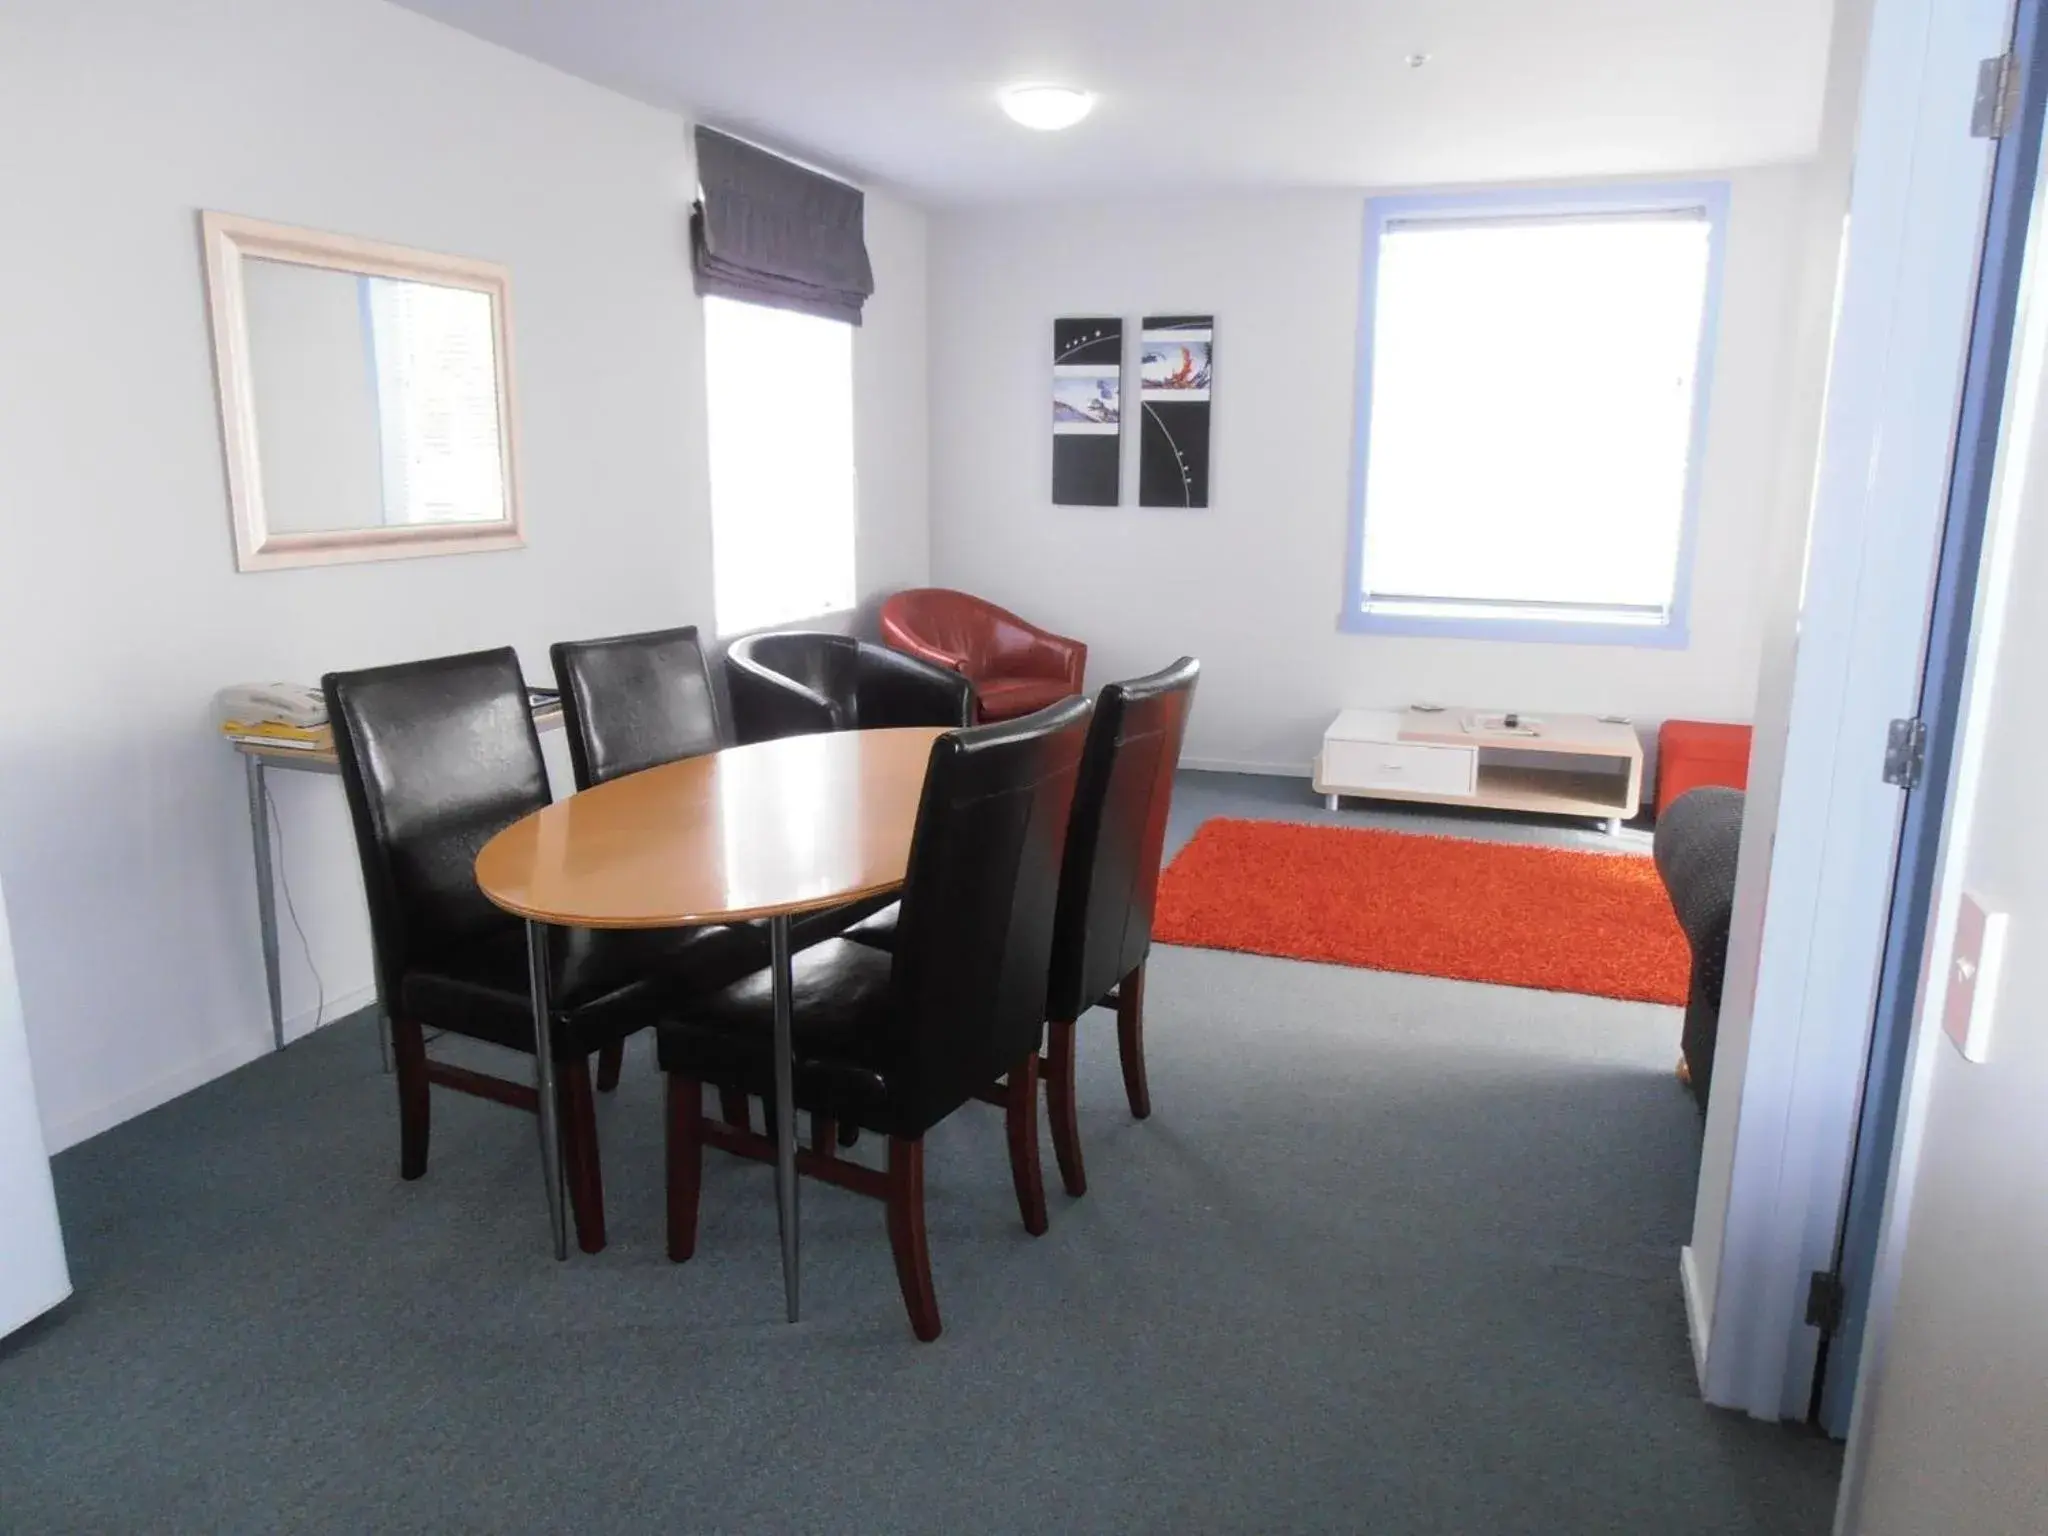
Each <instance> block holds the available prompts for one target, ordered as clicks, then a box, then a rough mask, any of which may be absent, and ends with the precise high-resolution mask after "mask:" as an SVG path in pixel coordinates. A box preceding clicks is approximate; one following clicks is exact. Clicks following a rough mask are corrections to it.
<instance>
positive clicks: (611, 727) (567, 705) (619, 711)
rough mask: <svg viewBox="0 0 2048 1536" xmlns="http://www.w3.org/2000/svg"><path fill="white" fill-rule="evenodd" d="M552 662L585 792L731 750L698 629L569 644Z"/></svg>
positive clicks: (552, 653) (572, 758)
mask: <svg viewBox="0 0 2048 1536" xmlns="http://www.w3.org/2000/svg"><path fill="white" fill-rule="evenodd" d="M548 657H549V659H550V660H551V661H553V663H554V666H555V686H556V687H557V688H559V689H560V690H561V692H562V715H563V722H562V723H563V724H564V726H566V727H567V730H568V736H569V762H570V765H571V766H572V767H573V768H574V769H575V773H576V787H577V788H578V789H588V788H590V787H591V786H592V785H593V784H605V783H609V782H610V781H611V780H613V779H617V778H623V777H624V776H625V775H627V774H629V773H638V772H639V771H640V770H641V769H643V768H655V767H659V766H660V765H661V764H663V763H673V762H677V761H680V760H681V759H683V758H686V757H699V756H702V755H703V754H704V753H706V752H716V751H717V750H718V749H719V748H720V747H728V746H731V745H732V739H731V735H730V733H729V732H727V731H726V730H725V729H724V727H723V723H722V722H721V721H720V719H719V715H718V697H717V694H716V693H715V692H714V691H713V689H712V686H711V669H710V668H709V667H708V666H706V665H705V662H704V647H703V646H702V644H700V643H699V641H698V639H697V626H696V625H694V624H686V625H684V626H682V627H681V628H680V629H656V630H648V631H646V632H644V633H642V634H637V635H611V636H607V637H606V638H604V639H602V640H564V641H561V642H559V643H558V644H555V645H552V646H550V647H549V648H548Z"/></svg>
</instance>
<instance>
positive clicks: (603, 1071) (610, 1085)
mask: <svg viewBox="0 0 2048 1536" xmlns="http://www.w3.org/2000/svg"><path fill="white" fill-rule="evenodd" d="M625 1064H626V1042H625V1041H623V1040H614V1041H613V1042H612V1043H611V1044H610V1045H608V1046H606V1047H605V1048H604V1049H603V1050H601V1051H599V1052H598V1053H597V1091H598V1092H599V1093H610V1092H611V1091H612V1090H613V1089H614V1088H616V1087H618V1086H619V1069H620V1068H621V1067H623V1066H625Z"/></svg>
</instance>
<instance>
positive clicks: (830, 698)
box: [725, 631, 974, 742]
mask: <svg viewBox="0 0 2048 1536" xmlns="http://www.w3.org/2000/svg"><path fill="white" fill-rule="evenodd" d="M725 669H726V681H727V684H728V686H729V687H730V689H731V692H732V713H733V725H734V728H735V731H736V733H737V735H738V737H739V739H740V741H742V742H754V741H770V740H773V739H774V738H776V737H778V736H799V735H802V734H804V733H806V732H810V731H857V730H875V729H878V728H882V727H887V726H899V725H945V726H955V725H968V724H971V723H972V722H973V719H974V685H973V684H972V683H970V682H968V681H967V679H966V678H964V677H962V676H961V675H960V674H959V673H958V672H953V671H949V670H948V669H946V668H945V667H938V666H934V665H932V664H931V663H930V662H928V661H919V660H918V659H917V658H916V657H914V656H906V655H904V654H903V653H901V652H900V651H892V650H889V649H887V648H885V647H883V646H879V645H868V644H866V643H864V642H862V641H859V640H855V639H853V638H852V637H851V636H849V635H829V634H816V633H811V632H809V631H802V632H783V633H775V634H765V635H748V636H746V637H744V638H743V639H739V640H735V641H733V643H732V644H731V646H729V647H728V648H727V650H726V653H725Z"/></svg>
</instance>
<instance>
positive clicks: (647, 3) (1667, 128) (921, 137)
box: [402, 0, 1834, 203]
mask: <svg viewBox="0 0 2048 1536" xmlns="http://www.w3.org/2000/svg"><path fill="white" fill-rule="evenodd" d="M402 3H404V4H406V5H408V6H410V7H411V8H412V9H413V10H416V11H420V12H423V13H425V14H426V15H429V16H434V17H438V18H439V19H441V20H443V21H446V22H449V23H451V24H453V25H455V26H457V27H461V28H463V29H464V30H466V31H469V32H473V33H475V34H476V35H477V36H479V37H485V38H489V39H491V40H493V41H495V42H499V43H502V44H504V45H506V46H507V47H510V48H513V49H516V50H518V51H519V52H521V53H525V54H529V55H531V56H532V57H534V58H536V59H542V60H545V61H546V62H548V63H550V64H554V65H556V66H558V67H560V68H562V69H566V70H569V71H571V72H572V73H575V74H578V75H583V76H585V77H587V78H589V79H591V80H595V81H598V82H600V83H602V84H605V85H609V86H612V87H615V88H617V89H619V90H622V91H624V92H626V93H627V94H629V95H632V96H636V97H639V98H641V99H642V100H645V101H649V102H654V103H657V104H659V105H662V106H668V107H674V108H678V109H681V110H683V111H685V112H688V113H690V114H691V115H693V116H696V117H699V118H701V119H702V120H703V121H706V122H709V123H712V124H715V125H719V126H725V127H730V128H733V129H735V130H737V131H742V132H746V133H748V134H749V135H750V136H752V137H756V138H759V139H761V140H762V141H763V142H766V143H769V144H772V145H774V146H776V147H779V148H783V149H786V150H788V151H791V152H793V153H798V154H802V155H804V156H805V157H807V158H810V159H812V160H815V161H817V162H818V163H820V164H823V165H827V166H830V167H833V168H836V169H840V170H843V171H846V172H850V173H853V174H854V175H855V176H857V177H859V178H862V179H867V180H871V181H876V182H879V183H881V184H884V185H889V186H894V187H896V188H898V189H900V190H902V191H904V192H906V193H908V194H910V195H911V196H913V197H915V198H918V199H919V200H921V201H926V202H933V203H961V202H990V201H1005V200H1020V199H1030V198H1044V197H1057V196H1087V195H1101V194H1107V193H1133V192H1150V193H1159V192H1185V191H1194V190H1204V189H1213V188H1219V187H1236V188H1242V187H1254V186H1256V187H1282V186H1286V187H1302V186H1345V187H1393V186H1421V185H1428V184H1432V183H1454V182H1483V181H1501V180H1510V179H1525V178H1529V179H1533V178H1540V177H1553V176H1592V175H1604V174H1629V173H1644V172H1648V173H1664V172H1677V171H1692V170H1703V169H1711V168H1720V167H1729V166H1739V165H1754V164H1762V163H1768V162H1774V161H1784V160H1794V159H1800V158H1803V157H1805V156H1807V155H1810V154H1812V153H1813V152H1814V148H1815V145H1816V141H1817V137H1818V133H1819V126H1820V107H1821V92H1822V82H1823V77H1824V75H1825V72H1826V64H1827V48H1828V34H1829V26H1830V21H1831V17H1832V13H1833V10H1834V6H1833V0H402ZM1418 52H1426V53H1428V54H1430V55H1431V60H1430V62H1429V64H1428V65H1426V66H1425V67H1424V68H1421V69H1410V68H1409V67H1408V66H1407V62H1406V61H1407V58H1408V56H1409V55H1410V54H1412V53H1418ZM1020 80H1044V81H1053V82H1058V83H1071V84H1078V85H1083V86H1086V87H1088V88H1089V89H1091V90H1094V91H1097V92H1098V93H1100V96H1101V100H1100V102H1099V104H1098V105H1097V108H1096V111H1095V114H1094V116H1092V117H1091V118H1089V119H1088V120H1087V121H1086V122H1084V123H1083V124H1082V125H1081V126H1080V127H1078V128H1074V129H1070V130H1068V131H1067V132H1065V133H1059V134H1037V133H1031V132H1029V131H1027V130H1025V129H1022V128H1018V127H1016V126H1015V125H1013V124H1012V123H1010V122H1009V120H1008V119H1006V118H1005V117H1003V116H1002V114H1001V112H1000V111H999V110H998V109H997V106H996V101H995V98H996V93H997V91H998V90H999V89H1000V88H1001V87H1002V86H1003V85H1006V84H1009V83H1012V82H1016V81H1020Z"/></svg>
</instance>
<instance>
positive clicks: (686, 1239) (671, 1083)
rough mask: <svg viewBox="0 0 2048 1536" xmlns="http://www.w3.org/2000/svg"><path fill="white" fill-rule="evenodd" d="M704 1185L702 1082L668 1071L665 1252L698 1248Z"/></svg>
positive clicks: (680, 1255) (672, 1254)
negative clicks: (666, 1236) (666, 1232)
mask: <svg viewBox="0 0 2048 1536" xmlns="http://www.w3.org/2000/svg"><path fill="white" fill-rule="evenodd" d="M703 1187H704V1085H703V1084H701V1083H697V1082H693V1081H692V1080H691V1079H689V1078H687V1077H677V1076H676V1075H675V1074H674V1073H672V1072H671V1073H670V1074H669V1075H668V1256H669V1258H670V1259H672V1260H674V1261H675V1262H676V1263H678V1264H681V1263H683V1262H685V1261H686V1260H687V1259H689V1257H690V1256H691V1255H692V1254H694V1253H695V1252H696V1251H697V1197H698V1195H699V1193H700V1192H701V1191H702V1189H703Z"/></svg>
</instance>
